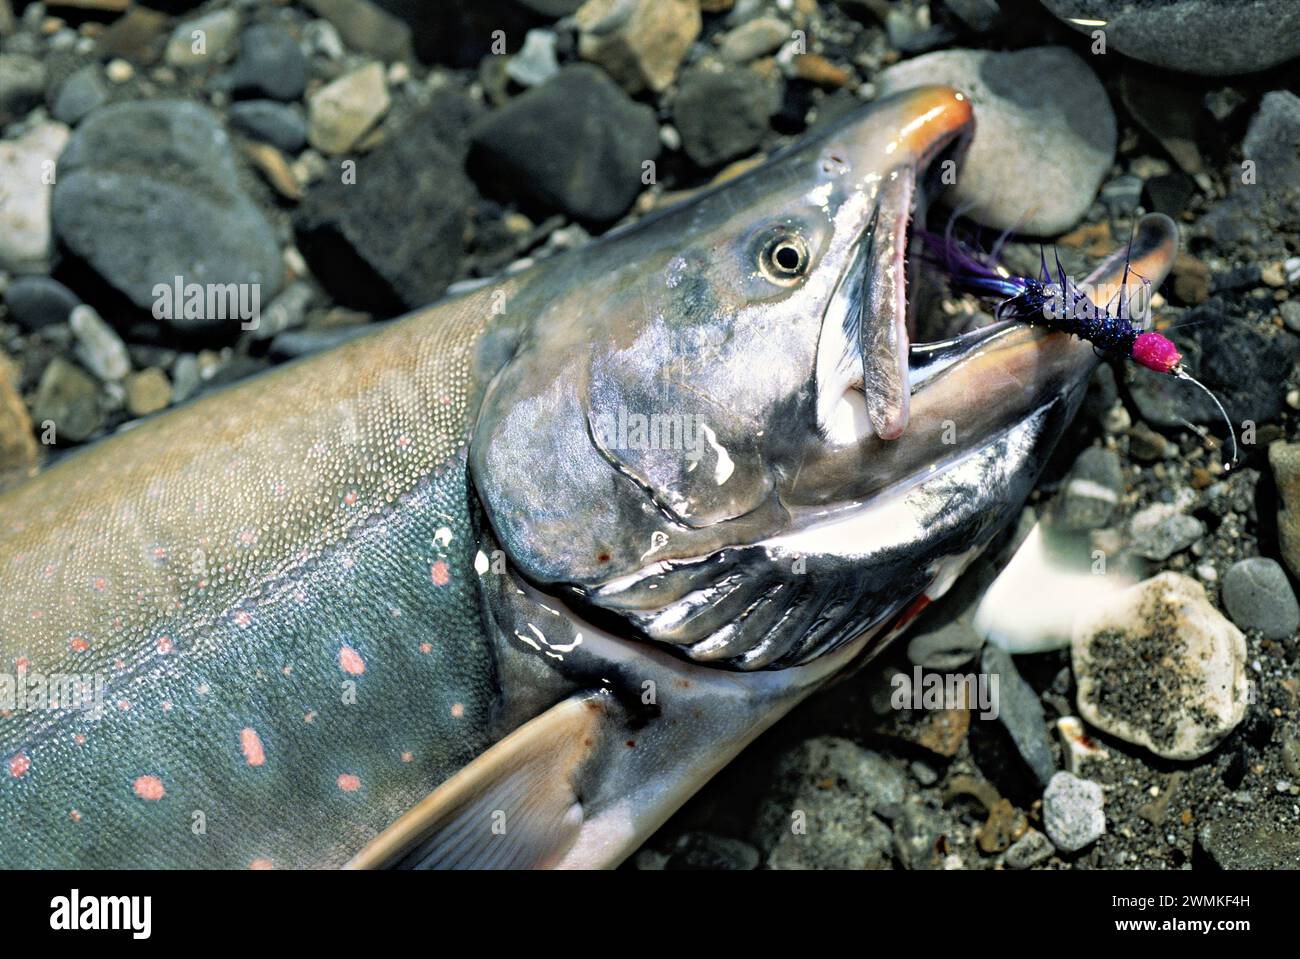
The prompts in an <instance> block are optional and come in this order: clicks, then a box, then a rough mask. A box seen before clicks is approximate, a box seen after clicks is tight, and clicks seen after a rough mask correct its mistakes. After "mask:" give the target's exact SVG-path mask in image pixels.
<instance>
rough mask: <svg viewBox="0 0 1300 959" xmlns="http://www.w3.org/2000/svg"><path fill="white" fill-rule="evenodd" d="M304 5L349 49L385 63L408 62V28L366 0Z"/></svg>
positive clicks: (322, 0) (310, 0)
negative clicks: (321, 18)
mask: <svg viewBox="0 0 1300 959" xmlns="http://www.w3.org/2000/svg"><path fill="white" fill-rule="evenodd" d="M306 5H307V7H309V8H310V9H311V10H313V11H314V12H315V13H316V14H318V15H319V16H322V17H324V18H325V20H326V21H328V22H329V23H330V24H332V25H333V26H334V28H335V29H336V30H337V34H336V36H338V37H341V38H342V39H343V41H344V42H346V43H347V45H348V47H349V48H350V49H353V50H358V51H360V52H361V53H365V54H369V55H370V56H372V57H378V58H379V59H380V60H383V61H384V62H385V63H392V62H393V61H396V60H409V59H411V58H412V56H413V54H412V52H411V28H410V26H409V25H407V24H406V23H405V22H403V21H402V20H401V19H400V18H399V17H396V16H394V15H393V14H391V13H389V12H388V11H387V10H384V9H383V7H382V6H380V5H377V4H374V3H371V2H369V0H306Z"/></svg>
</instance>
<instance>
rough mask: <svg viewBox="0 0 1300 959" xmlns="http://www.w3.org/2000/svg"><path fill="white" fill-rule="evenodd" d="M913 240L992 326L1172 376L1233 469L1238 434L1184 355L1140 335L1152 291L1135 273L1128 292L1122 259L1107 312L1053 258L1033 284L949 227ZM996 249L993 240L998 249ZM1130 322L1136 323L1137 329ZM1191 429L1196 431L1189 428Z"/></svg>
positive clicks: (1163, 339)
mask: <svg viewBox="0 0 1300 959" xmlns="http://www.w3.org/2000/svg"><path fill="white" fill-rule="evenodd" d="M919 235H920V237H921V239H922V240H923V241H924V243H925V244H926V247H927V250H928V251H929V257H930V259H931V260H932V261H933V262H935V263H937V264H938V265H939V266H940V267H942V268H943V269H944V270H945V271H946V272H947V273H948V275H949V277H950V278H951V281H952V285H953V287H954V288H955V289H957V290H961V291H964V292H968V293H973V294H975V295H977V296H983V297H992V298H997V305H996V306H995V307H994V309H993V315H994V317H995V318H996V319H998V320H1015V321H1018V322H1022V323H1029V324H1031V325H1034V326H1042V327H1045V328H1047V329H1050V330H1055V331H1058V332H1061V333H1069V334H1071V335H1073V336H1077V337H1078V338H1079V339H1081V340H1085V341H1087V342H1089V343H1091V344H1092V345H1093V349H1095V350H1096V351H1097V352H1098V353H1099V354H1101V355H1103V356H1108V357H1110V356H1113V357H1123V358H1126V359H1129V360H1132V361H1133V362H1134V363H1136V364H1137V365H1138V366H1141V367H1144V368H1146V369H1148V370H1151V371H1153V372H1155V373H1163V374H1165V375H1168V376H1173V377H1176V378H1177V379H1180V380H1185V381H1186V382H1188V383H1191V384H1193V385H1194V386H1196V387H1197V388H1198V389H1200V390H1201V391H1202V392H1203V393H1205V395H1206V396H1208V397H1209V398H1210V401H1211V402H1212V403H1213V404H1214V405H1215V407H1216V408H1217V409H1218V411H1219V413H1220V415H1221V416H1222V417H1223V420H1224V422H1225V423H1227V425H1228V435H1229V436H1230V437H1231V439H1232V461H1231V462H1230V463H1229V464H1227V468H1229V469H1231V467H1232V465H1233V464H1235V463H1236V462H1237V433H1236V430H1234V429H1233V426H1232V420H1231V419H1230V418H1229V417H1228V413H1227V411H1226V410H1225V409H1224V408H1223V404H1222V403H1220V402H1219V398H1218V397H1217V396H1215V395H1214V393H1213V392H1211V391H1210V390H1209V388H1207V387H1206V386H1205V385H1204V384H1203V383H1201V382H1200V381H1199V380H1197V379H1196V378H1195V377H1193V376H1192V375H1191V374H1190V373H1188V372H1187V369H1186V368H1185V367H1184V366H1183V362H1182V361H1183V357H1182V354H1181V353H1180V352H1179V350H1178V347H1177V346H1176V345H1175V344H1174V342H1173V341H1172V340H1170V339H1169V338H1168V337H1167V336H1164V335H1163V334H1161V333H1156V332H1154V331H1150V330H1143V329H1142V328H1141V326H1140V318H1141V317H1143V316H1145V314H1146V310H1147V305H1148V304H1149V302H1150V292H1151V290H1150V286H1151V284H1150V282H1149V281H1148V280H1147V279H1146V278H1145V277H1142V276H1140V275H1139V274H1137V273H1136V272H1133V273H1132V275H1133V276H1135V277H1137V279H1138V280H1139V281H1140V282H1141V286H1140V288H1139V289H1138V290H1137V291H1136V292H1135V293H1132V294H1130V293H1129V292H1128V290H1129V275H1130V269H1129V264H1128V260H1127V257H1126V260H1125V264H1124V276H1123V279H1122V281H1121V282H1120V287H1119V290H1118V291H1117V292H1116V293H1115V295H1114V296H1113V297H1111V299H1110V300H1109V301H1108V302H1107V303H1106V305H1105V306H1101V305H1099V302H1098V301H1097V300H1096V299H1094V298H1093V297H1090V296H1088V295H1087V292H1086V291H1085V290H1084V289H1083V288H1082V287H1081V286H1080V285H1079V284H1077V283H1075V282H1074V281H1073V280H1072V279H1071V278H1070V277H1068V276H1066V273H1065V269H1064V267H1062V266H1061V260H1060V257H1054V259H1055V261H1056V262H1055V267H1056V273H1055V276H1053V275H1052V273H1051V272H1050V271H1049V270H1048V267H1047V256H1046V254H1045V253H1043V251H1042V249H1041V248H1040V249H1039V262H1040V272H1039V276H1038V277H1027V276H1019V275H1016V274H1014V273H1012V272H1011V271H1010V270H1008V269H1007V268H1006V267H1005V266H1004V265H1003V264H1002V263H1001V262H1000V261H999V260H998V259H997V256H996V253H994V254H990V255H985V254H983V253H980V252H979V251H977V250H975V249H974V248H972V247H970V246H968V245H967V244H965V243H963V242H962V241H961V240H959V239H957V238H956V237H955V236H954V235H953V231H952V225H951V224H949V227H948V230H947V231H946V233H945V234H944V236H942V237H938V236H935V235H934V234H932V233H928V232H926V231H919ZM1003 239H1005V235H1004V236H1003ZM1001 242H1002V240H999V244H998V245H1000V244H1001ZM996 249H997V247H996V246H995V250H996ZM1130 250H1131V244H1130ZM1139 294H1140V297H1139ZM1135 300H1140V305H1139V306H1138V308H1137V309H1136V310H1135V309H1133V304H1134V301H1135ZM1135 318H1137V319H1138V320H1139V323H1135ZM1188 425H1189V426H1191V425H1192V424H1188ZM1192 428H1193V429H1196V427H1195V426H1193V427H1192ZM1197 431H1198V432H1201V431H1200V430H1197ZM1202 435H1204V434H1202Z"/></svg>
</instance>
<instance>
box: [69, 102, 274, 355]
mask: <svg viewBox="0 0 1300 959" xmlns="http://www.w3.org/2000/svg"><path fill="white" fill-rule="evenodd" d="M59 174H60V175H59V179H58V183H57V185H56V187H55V190H54V205H53V213H54V217H53V219H54V227H55V230H56V231H57V233H58V235H59V238H60V239H61V240H62V241H63V243H64V245H65V246H66V247H67V248H68V249H69V250H70V251H72V252H73V253H74V254H75V255H76V256H78V257H80V258H81V259H82V260H84V261H85V262H86V263H88V264H89V265H90V266H91V267H92V268H93V269H94V270H95V271H96V272H97V273H98V274H99V275H100V276H102V277H103V278H104V279H105V280H107V281H108V282H109V283H110V284H112V285H113V286H114V287H116V288H117V289H118V290H120V291H121V292H122V293H124V294H125V295H126V296H127V297H129V298H130V300H131V301H132V302H133V303H135V305H136V306H138V307H140V308H141V309H144V310H150V311H152V309H153V307H154V303H155V300H156V294H155V286H157V285H158V284H164V285H170V284H172V283H173V282H174V280H175V278H176V277H178V276H180V277H183V279H184V282H185V283H203V284H208V283H213V284H223V285H224V284H230V283H235V284H258V285H259V286H260V297H261V301H262V302H267V301H269V300H270V298H271V297H272V296H274V294H275V293H276V292H277V291H278V290H279V288H280V284H281V282H282V280H283V274H284V267H283V264H282V261H281V256H280V248H279V244H278V243H277V242H276V238H275V234H274V233H273V231H272V230H271V226H270V224H269V223H268V222H267V221H266V218H265V217H264V216H263V215H262V213H261V212H260V211H259V210H258V209H257V207H255V206H254V205H253V203H252V202H251V201H250V200H249V199H248V197H247V196H245V194H244V193H243V191H242V189H241V187H240V185H239V180H238V175H237V172H236V169H235V161H234V155H233V149H232V147H231V143H230V138H229V136H228V135H227V134H226V131H225V129H224V128H223V127H222V126H221V124H220V122H218V120H217V118H216V117H215V116H213V115H212V113H211V112H209V111H208V110H207V109H205V108H204V107H202V106H199V105H198V104H196V103H192V102H189V101H179V100H157V101H147V102H146V101H137V102H129V103H119V104H112V105H110V106H106V107H103V108H101V109H99V110H96V111H95V112H94V113H93V114H91V115H90V116H88V117H87V118H86V119H85V120H84V121H83V122H82V124H81V126H80V127H78V128H77V131H76V133H75V134H74V135H73V137H72V139H71V140H70V141H69V143H68V146H67V149H66V150H65V151H64V153H63V156H62V158H61V160H60V161H59ZM173 312H174V313H175V314H176V315H175V316H174V318H171V319H169V322H171V324H172V325H173V326H176V327H178V328H183V329H195V328H214V327H216V326H220V325H221V324H224V323H230V322H231V320H230V319H228V318H223V317H204V318H200V319H195V318H189V319H186V318H185V317H184V316H183V315H182V311H179V310H174V311H173Z"/></svg>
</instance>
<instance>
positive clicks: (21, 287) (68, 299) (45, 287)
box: [4, 276, 81, 330]
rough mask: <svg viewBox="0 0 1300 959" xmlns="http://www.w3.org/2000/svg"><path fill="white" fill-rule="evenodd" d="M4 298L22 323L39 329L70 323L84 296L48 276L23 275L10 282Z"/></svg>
mask: <svg viewBox="0 0 1300 959" xmlns="http://www.w3.org/2000/svg"><path fill="white" fill-rule="evenodd" d="M4 300H5V304H6V305H7V306H8V307H9V315H10V316H12V317H13V318H14V320H15V321H16V322H17V323H18V325H19V326H21V327H24V328H25V329H28V330H38V329H40V328H41V327H43V326H52V325H54V324H56V323H66V322H67V320H68V315H69V314H70V313H71V312H72V310H73V308H74V307H75V306H77V304H79V303H80V302H81V297H79V296H77V294H75V293H73V292H72V291H71V290H69V289H68V288H67V287H66V286H64V285H63V284H62V283H60V282H59V281H58V280H52V279H50V278H49V277H48V276H20V277H17V278H15V279H14V280H13V281H12V282H11V283H10V284H9V286H8V288H7V289H6V290H5V293H4Z"/></svg>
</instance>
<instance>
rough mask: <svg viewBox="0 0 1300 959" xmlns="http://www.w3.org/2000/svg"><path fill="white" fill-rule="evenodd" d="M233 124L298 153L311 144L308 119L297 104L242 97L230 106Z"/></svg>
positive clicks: (241, 131)
mask: <svg viewBox="0 0 1300 959" xmlns="http://www.w3.org/2000/svg"><path fill="white" fill-rule="evenodd" d="M230 125H231V126H232V127H234V128H235V129H236V130H238V131H239V132H240V133H245V134H247V135H248V136H250V137H252V138H253V139H255V140H262V141H263V142H265V143H269V144H271V145H272V146H275V147H279V148H280V149H281V150H284V151H285V152H286V153H297V152H298V151H299V150H301V149H302V148H303V146H304V145H305V144H306V143H307V120H306V118H305V117H304V116H303V113H302V108H301V107H299V106H298V105H297V104H285V103H276V102H275V101H274V100H242V101H240V102H238V103H232V104H231V105H230Z"/></svg>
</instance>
